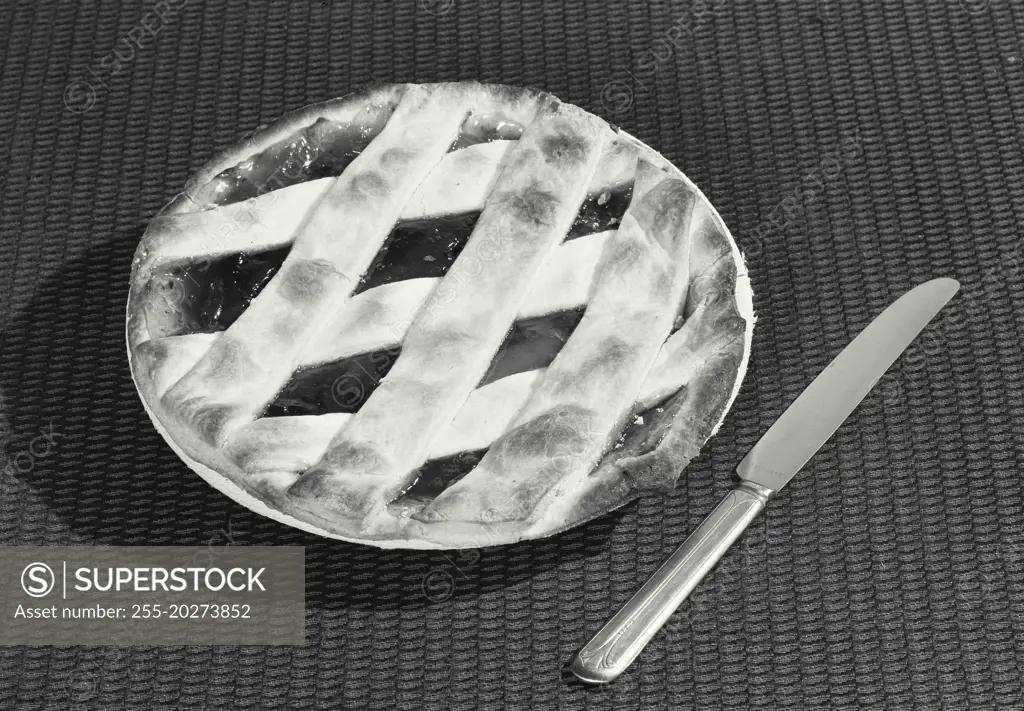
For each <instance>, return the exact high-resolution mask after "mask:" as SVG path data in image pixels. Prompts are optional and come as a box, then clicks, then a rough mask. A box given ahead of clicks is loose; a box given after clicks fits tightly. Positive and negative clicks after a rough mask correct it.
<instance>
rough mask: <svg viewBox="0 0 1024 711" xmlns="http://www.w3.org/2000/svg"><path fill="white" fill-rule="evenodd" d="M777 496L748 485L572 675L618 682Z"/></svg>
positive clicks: (600, 637) (593, 645) (613, 623)
mask: <svg viewBox="0 0 1024 711" xmlns="http://www.w3.org/2000/svg"><path fill="white" fill-rule="evenodd" d="M773 494H775V492H774V491H773V490H771V489H769V488H767V487H763V486H759V485H758V484H754V483H752V482H749V481H744V482H742V483H741V484H740V485H739V486H738V487H736V488H735V489H733V490H732V491H730V492H729V495H728V496H726V497H725V499H724V500H723V501H722V503H720V504H719V505H718V506H717V507H715V510H714V511H712V512H711V513H710V514H709V515H708V517H707V518H706V519H704V521H703V522H702V523H701V524H700V526H698V527H697V529H696V530H695V531H694V532H693V533H691V534H690V537H689V538H687V539H686V540H685V541H683V544H682V545H681V546H679V548H677V549H676V551H675V552H674V553H673V554H672V555H671V556H670V557H669V559H668V560H667V561H665V564H664V565H662V566H661V567H660V568H659V569H658V572H656V573H655V574H654V575H653V576H651V579H650V580H648V581H647V582H646V583H644V586H643V587H642V588H640V590H639V591H637V593H636V595H634V596H633V597H632V598H631V599H630V601H629V602H627V603H626V605H625V606H624V607H623V608H622V609H621V610H619V612H618V613H617V614H616V615H615V617H613V618H612V619H611V620H609V622H608V624H606V625H605V626H604V627H602V628H601V631H600V632H598V633H597V634H596V635H594V638H593V639H591V640H590V641H589V642H588V643H587V645H586V646H585V647H583V649H581V650H580V651H579V653H578V654H577V655H576V657H575V658H574V659H573V661H572V665H571V667H570V668H571V669H572V673H573V674H575V675H576V676H577V677H579V678H580V680H582V681H585V682H587V683H590V684H607V683H608V682H610V681H614V680H615V679H616V678H617V677H618V676H619V675H620V674H621V673H622V672H624V671H625V670H626V668H627V667H628V666H629V665H630V664H632V662H633V660H634V659H636V658H637V656H638V655H639V654H640V652H642V651H643V649H644V647H646V646H647V643H648V642H650V641H651V638H652V637H654V635H655V634H657V632H658V630H660V629H661V627H662V625H664V624H665V622H667V621H668V618H669V617H671V616H672V613H673V612H675V610H676V608H677V607H679V605H681V604H682V602H683V600H685V599H686V598H687V596H688V595H689V594H690V593H691V592H692V591H693V589H694V588H695V587H697V584H698V583H699V582H700V581H701V580H702V579H703V578H704V576H705V575H707V574H708V572H710V571H711V569H712V568H713V567H715V563H717V562H718V561H719V559H720V558H721V557H722V556H723V555H724V554H725V552H726V551H727V550H729V546H731V545H732V544H733V543H734V542H735V541H736V539H737V538H739V537H740V534H742V533H743V530H744V529H745V528H746V527H747V525H748V524H749V523H750V522H751V521H753V520H754V518H755V517H756V516H757V514H758V513H760V512H761V509H763V508H764V507H765V504H767V503H768V499H770V498H771V497H772V495H773Z"/></svg>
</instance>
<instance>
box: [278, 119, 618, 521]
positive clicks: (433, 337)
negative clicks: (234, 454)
mask: <svg viewBox="0 0 1024 711" xmlns="http://www.w3.org/2000/svg"><path fill="white" fill-rule="evenodd" d="M609 135H610V130H609V129H608V126H607V124H605V123H604V122H603V121H600V120H599V119H597V118H596V117H593V116H590V115H588V114H586V113H585V112H583V111H581V110H579V109H576V108H575V107H570V106H567V105H562V104H560V103H557V102H555V101H551V102H550V103H549V104H548V106H546V107H545V108H544V109H542V111H541V112H540V113H539V114H538V118H537V120H535V121H534V122H533V123H532V124H530V126H529V127H527V129H526V130H525V132H524V133H523V136H522V138H521V139H520V140H519V144H518V145H517V146H516V147H515V148H514V149H513V151H512V154H511V155H510V156H509V158H508V160H507V164H506V168H505V170H504V171H503V172H502V175H501V177H500V178H499V180H498V183H497V185H496V186H495V189H494V191H493V192H492V193H491V194H490V195H489V196H488V198H487V203H486V206H485V207H484V210H483V213H482V214H481V216H480V219H479V221H478V222H477V225H476V228H475V229H474V231H473V234H472V236H471V237H470V239H469V242H468V243H467V245H466V247H465V248H464V249H463V251H462V253H461V254H460V255H459V256H458V258H457V259H456V260H455V263H454V264H453V265H452V268H451V270H449V272H448V274H446V275H445V277H444V278H443V279H442V281H441V283H440V284H439V285H438V287H437V293H438V294H441V295H442V300H441V301H439V302H438V304H437V308H435V309H429V310H428V309H427V308H424V309H421V311H420V312H419V314H418V315H417V318H416V320H415V321H414V323H413V324H412V326H410V328H409V331H408V333H407V335H406V338H405V341H404V343H403V347H402V354H401V356H400V357H399V358H398V361H397V362H396V364H395V366H394V368H392V370H391V371H390V372H389V373H388V375H387V377H385V378H384V380H383V382H382V383H381V384H380V386H379V387H378V388H377V389H376V390H375V391H374V392H373V394H372V395H371V396H370V398H369V399H368V400H367V401H366V403H364V404H363V406H362V408H361V409H360V410H359V412H358V413H356V414H355V416H354V417H353V418H352V420H351V421H350V422H349V424H348V425H347V426H346V427H344V428H343V429H342V430H341V432H340V433H339V434H338V436H337V437H336V438H335V439H334V441H332V442H331V444H330V446H329V448H328V450H327V452H326V453H325V454H324V456H323V457H322V458H321V460H320V461H319V462H318V463H317V464H316V465H315V466H314V467H312V468H311V469H310V470H308V471H307V472H306V473H305V474H303V475H302V476H301V477H300V478H299V480H298V481H297V482H296V483H295V484H293V485H292V487H291V489H290V490H289V494H290V497H291V500H292V502H293V504H295V505H296V506H297V507H298V508H301V509H303V510H305V511H307V512H308V513H310V514H312V515H314V516H318V517H321V518H325V519H328V520H330V519H334V518H337V517H347V518H350V519H356V520H363V521H365V522H367V523H369V519H371V518H372V516H373V514H374V513H381V512H382V510H383V507H384V506H385V505H386V504H387V502H388V501H389V500H391V499H392V498H394V497H395V496H397V495H398V494H399V493H401V491H402V490H403V489H404V488H405V487H406V486H408V485H409V484H410V483H411V479H412V478H413V477H415V472H416V469H417V468H418V467H419V466H420V465H421V464H422V463H423V462H424V461H425V459H426V457H427V456H428V454H429V452H430V446H431V442H432V441H433V440H434V438H435V437H436V435H437V433H438V432H439V431H440V430H441V428H443V427H444V426H445V425H446V424H447V423H449V422H451V421H452V419H453V418H454V417H455V415H456V413H457V412H458V411H459V409H460V408H461V407H462V405H463V403H464V402H465V401H466V398H467V397H468V396H469V394H470V393H471V392H472V390H473V389H474V388H475V387H476V384H477V383H478V382H479V381H480V378H481V377H482V376H483V375H484V373H485V371H486V370H487V366H488V364H489V363H490V361H491V358H492V357H493V355H494V353H495V352H496V351H497V349H498V347H499V346H500V345H501V341H502V339H503V338H504V337H505V334H506V333H507V332H508V329H509V328H510V327H511V326H512V323H513V321H514V320H515V316H516V314H517V313H518V311H519V307H520V303H521V302H522V300H523V299H524V298H525V296H526V294H527V292H528V290H529V287H530V283H531V281H532V279H533V277H534V276H535V275H536V273H537V272H538V271H539V270H540V268H541V266H542V265H543V263H544V261H545V260H546V259H548V258H549V257H550V255H551V253H552V251H553V250H554V249H555V248H556V247H557V245H558V243H559V242H560V241H561V240H562V239H563V238H564V236H565V234H566V232H567V231H568V230H569V227H570V226H571V225H572V222H573V220H574V219H575V216H576V213H577V211H578V209H579V205H580V203H581V202H582V201H583V198H584V197H585V195H586V191H587V186H588V185H589V183H590V179H591V176H592V175H593V173H594V172H595V170H596V168H597V163H598V159H599V157H600V155H601V148H602V146H603V144H604V143H605V140H606V137H608V136H609Z"/></svg>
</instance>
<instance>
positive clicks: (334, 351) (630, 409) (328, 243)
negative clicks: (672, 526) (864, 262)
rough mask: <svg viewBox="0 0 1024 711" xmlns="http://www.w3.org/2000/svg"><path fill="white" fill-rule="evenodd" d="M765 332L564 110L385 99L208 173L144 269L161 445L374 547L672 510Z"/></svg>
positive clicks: (608, 143)
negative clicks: (655, 501)
mask: <svg viewBox="0 0 1024 711" xmlns="http://www.w3.org/2000/svg"><path fill="white" fill-rule="evenodd" d="M752 324H753V317H752V311H751V304H750V290H749V285H748V282H747V279H746V275H745V273H744V270H743V264H742V259H741V258H740V255H739V252H738V250H737V249H736V247H735V244H734V243H733V241H732V239H731V237H730V236H729V234H728V231H727V230H726V228H725V226H724V225H723V223H722V221H721V219H720V218H719V216H718V215H717V213H716V212H715V211H714V209H713V208H712V207H711V205H710V204H709V203H708V201H707V200H706V198H705V197H704V196H703V195H702V194H701V193H700V191H699V190H697V189H696V188H695V187H694V186H693V185H692V184H691V183H690V182H689V181H688V180H687V179H686V178H685V177H684V176H683V175H682V173H680V172H679V171H678V170H676V169H675V168H674V167H673V166H672V165H671V164H669V163H668V162H667V161H666V160H665V159H664V158H662V157H661V156H660V155H659V154H658V153H656V152H655V151H653V150H651V149H650V148H648V147H646V146H645V145H643V144H641V143H640V142H639V141H636V140H635V139H633V138H631V137H629V136H627V135H625V134H624V133H622V132H621V131H619V130H617V129H615V128H613V127H611V126H609V125H608V124H607V123H605V122H604V121H602V120H601V119H599V118H597V117H595V116H593V115H591V114H588V113H586V112H585V111H583V110H581V109H579V108H577V107H574V106H571V105H568V104H564V103H562V102H560V101H559V100H558V99H556V98H554V97H553V96H551V95H549V94H545V93H543V92H538V91H534V90H529V89H520V88H515V87H507V86H494V85H481V84H476V83H462V84H434V85H390V86H383V87H379V88H374V89H371V90H368V91H366V92H363V93H360V94H356V95H352V96H348V97H345V98H343V99H338V100H335V101H330V102H327V103H324V104H319V105H316V106H310V107H307V108H305V109H302V110H300V111H298V112H296V113H293V114H291V115H288V116H286V117H284V118H282V119H281V120H279V121H276V122H275V123H273V124H271V125H270V126H268V127H266V128H263V129H261V130H259V131H257V132H256V133H255V134H254V135H252V136H251V137H250V138H248V139H247V140H245V141H244V142H243V143H241V144H240V145H239V146H237V147H236V148H234V149H231V150H229V151H226V152H225V153H223V154H222V155H220V156H218V157H217V158H216V159H214V160H213V161H211V162H210V163H208V164H207V165H206V166H204V167H203V168H202V169H201V170H200V171H199V173H198V175H196V176H195V177H194V178H193V180H192V181H191V182H190V183H189V184H188V186H187V187H186V190H185V191H184V192H183V193H181V194H180V195H178V196H177V197H176V198H175V199H174V200H173V201H172V202H171V203H170V204H168V205H167V206H166V207H165V208H164V210H163V211H162V212H161V213H160V214H159V215H157V217H155V218H154V219H153V221H152V222H151V223H150V225H149V228H148V230H147V231H146V234H145V236H144V237H143V239H142V242H141V244H140V245H139V248H138V252H137V253H136V256H135V261H134V264H133V270H132V282H131V292H130V296H129V303H128V317H127V336H128V351H129V358H130V362H131V368H132V376H133V378H134V380H135V384H136V386H137V387H138V390H139V393H140V395H141V397H142V400H143V403H144V404H145V407H146V410H147V412H148V413H149V415H150V417H151V418H152V419H153V422H154V424H155V425H156V427H157V429H158V430H159V431H160V433H161V434H162V435H163V436H164V437H165V439H167V441H168V443H170V445H171V447H172V448H173V449H174V450H175V451H176V452H177V453H178V454H179V455H180V456H181V457H182V459H183V460H184V461H185V462H186V463H187V464H188V465H189V466H190V467H191V468H192V469H193V470H195V471H196V472H198V473H199V474H200V475H201V476H203V478H205V479H206V480H207V481H209V482H210V483H211V484H213V485H214V486H215V487H216V488H218V489H220V490H221V491H223V492H225V493H227V494H228V495H229V496H232V497H233V498H235V499H236V500H238V501H240V502H242V503H243V504H245V505H246V506H249V507H250V508H253V509H255V510H256V511H259V512H260V513H263V514H265V515H267V516H270V517H271V518H274V519H277V520H280V521H284V522H286V523H289V524H291V525H294V526H297V527H299V528H303V529H305V530H309V531H315V532H317V533H321V534H323V535H327V536H332V537H336V538H342V539H346V540H351V541H358V542H363V543H368V544H372V545H377V546H382V547H409V548H430V547H434V548H458V547H478V546H483V545H493V544H501V543H511V542H515V541H519V540H522V539H527V538H536V537H540V536H546V535H550V534H552V533H555V532H557V531H561V530H564V529H566V528H568V527H570V526H573V525H575V524H578V523H581V522H583V521H586V520H588V519H591V518H593V517H595V516H598V515H600V514H602V513H605V512H607V511H609V510H611V509H614V508H616V507H618V506H620V505H622V504H623V503H625V502H627V501H629V500H630V499H632V498H633V497H635V496H636V495H637V494H638V493H639V492H642V491H644V490H650V489H657V490H664V489H667V488H671V487H672V486H674V484H675V481H676V479H677V477H678V476H679V474H680V473H681V472H682V470H683V468H684V467H685V466H686V464H687V463H688V462H689V461H690V460H691V459H692V458H693V457H694V456H695V455H696V454H697V452H698V451H699V449H700V447H701V446H702V445H703V444H704V442H705V441H706V440H707V438H708V437H710V436H711V434H712V433H713V431H714V430H715V428H717V426H718V425H719V424H720V422H721V420H722V418H723V417H724V414H725V412H726V410H727V409H728V407H729V405H730V404H731V401H732V399H733V397H734V395H735V392H736V390H737V388H738V387H739V383H740V380H741V379H742V374H743V371H744V369H745V366H746V359H747V353H748V350H749V340H750V333H751V328H752Z"/></svg>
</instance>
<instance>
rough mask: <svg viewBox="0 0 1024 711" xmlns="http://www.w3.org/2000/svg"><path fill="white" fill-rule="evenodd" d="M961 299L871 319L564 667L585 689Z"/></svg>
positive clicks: (606, 677)
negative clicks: (731, 485) (732, 483)
mask: <svg viewBox="0 0 1024 711" xmlns="http://www.w3.org/2000/svg"><path fill="white" fill-rule="evenodd" d="M959 289H960V284H959V283H958V282H957V281H956V280H954V279H933V280H932V281H929V282H925V283H924V284H921V285H919V286H917V287H915V288H914V289H911V290H910V291H908V292H907V293H906V294H904V295H903V296H901V297H900V298H899V299H897V300H896V301H894V302H893V303H892V304H890V305H889V307H888V308H886V309H885V311H883V312H882V313H881V314H879V315H878V317H877V318H875V320H874V321H872V322H871V323H870V324H868V326H867V328H865V329H864V330H863V331H862V332H861V333H860V334H859V335H858V336H857V337H856V338H854V339H853V341H851V342H850V344H849V345H847V346H846V348H844V349H843V351H842V352H841V353H840V354H839V355H838V356H836V357H835V359H833V361H832V362H831V363H829V364H828V366H826V368H825V370H823V371H822V372H821V373H820V374H819V375H818V377H817V378H815V379H814V381H813V382H811V384H810V385H808V386H807V388H806V389H805V390H804V391H803V392H802V393H801V394H800V395H799V397H797V399H796V400H794V401H793V403H792V404H791V405H790V406H789V407H788V408H787V409H786V411H785V412H783V413H782V416H781V417H779V419H778V420H776V421H775V423H774V424H773V425H772V426H771V427H769V428H768V431H767V432H766V433H765V434H764V435H763V436H762V437H761V439H760V440H758V442H757V444H755V445H754V446H753V448H751V450H750V451H749V452H748V453H747V455H746V456H745V457H744V458H743V460H742V461H741V462H740V463H739V465H738V466H737V467H736V472H737V474H738V475H739V477H740V484H739V486H737V487H736V488H735V489H733V490H732V491H731V492H729V494H728V495H727V496H726V498H725V499H724V500H723V501H722V503H720V504H719V505H718V506H717V507H716V508H715V509H714V510H713V511H712V512H711V513H710V514H709V515H708V517H707V518H706V519H704V521H703V523H701V524H700V526H698V527H697V528H696V529H695V530H694V532H693V533H692V534H690V536H689V537H688V538H687V539H686V540H685V541H684V542H683V544H682V545H681V546H680V547H679V548H678V549H676V551H675V552H674V553H673V554H672V555H671V556H670V557H669V559H668V560H667V561H666V562H665V564H664V565H662V566H661V568H659V569H658V571H657V572H656V573H655V574H654V575H653V576H651V579H650V580H648V581H647V582H646V583H645V584H644V585H643V587H641V588H640V590H639V591H638V592H637V593H636V594H635V595H634V596H633V597H632V598H631V599H630V601H629V602H627V603H626V605H625V606H624V607H623V608H622V609H621V610H620V611H619V612H618V613H617V614H616V615H615V616H614V617H613V618H612V619H611V620H609V622H608V623H607V624H606V625H605V626H604V627H602V628H601V630H600V631H599V632H598V633H597V634H596V635H595V636H594V638H593V639H591V640H590V642H588V643H587V644H586V646H584V647H583V648H582V649H581V650H580V651H579V652H578V653H577V654H576V656H575V657H574V658H573V661H572V663H571V665H570V669H571V670H572V672H573V674H575V675H576V676H577V677H579V679H580V680H582V681H584V682H587V683H591V684H606V683H608V682H610V681H614V680H615V679H616V678H618V676H619V675H620V674H622V672H623V671H625V670H626V668H628V667H629V665H630V664H631V663H632V662H633V660H634V659H636V657H637V656H639V654H640V653H641V652H642V651H643V649H644V647H646V646H647V643H648V642H649V641H650V640H651V638H653V637H654V635H655V634H657V632H658V630H660V629H661V627H662V626H663V625H664V624H665V622H667V621H668V618H669V617H670V616H671V615H672V613H673V612H675V610H676V608H677V607H679V605H681V604H682V603H683V601H684V600H685V599H686V598H687V596H689V594H690V593H691V592H692V591H693V589H694V588H695V587H696V586H697V584H698V583H700V581H701V580H702V579H703V578H704V576H705V575H707V574H708V573H709V572H710V571H711V569H712V568H714V566H715V564H716V563H718V561H719V560H720V559H721V557H722V556H723V555H725V553H726V551H727V550H728V549H729V547H730V546H731V545H732V544H733V543H734V542H735V541H736V539H737V538H739V537H740V535H741V534H742V533H743V531H744V529H745V528H746V527H747V526H748V525H749V524H750V522H751V521H753V520H754V518H756V517H757V515H758V514H759V513H760V512H761V510H762V509H763V508H764V507H765V505H766V504H767V503H768V500H769V499H771V498H772V497H773V496H774V495H775V494H776V493H778V491H779V490H780V489H782V487H784V486H785V485H786V484H787V483H788V482H789V480H790V479H792V478H793V476H794V475H795V474H796V473H797V472H798V471H800V469H802V468H803V466H804V465H805V464H806V463H807V461H808V460H809V459H810V458H811V457H812V456H813V455H814V453H815V452H817V451H818V450H819V449H820V448H821V447H822V445H824V444H825V442H827V441H828V440H829V438H830V437H831V436H832V434H833V433H834V432H835V431H836V430H837V429H838V428H839V426H840V425H841V424H842V423H843V422H844V421H845V420H846V419H847V418H848V417H849V416H850V413H852V412H853V411H854V409H856V407H857V405H858V404H859V403H860V402H861V400H863V399H864V397H865V396H866V395H867V394H868V392H870V390H871V388H872V387H874V385H875V383H877V382H878V380H879V378H881V377H882V375H884V374H885V371H887V370H888V369H889V367H890V366H891V365H892V364H893V363H894V362H895V361H896V359H897V358H899V356H900V354H902V353H903V352H904V351H905V350H906V349H907V347H908V346H910V344H911V343H912V342H913V340H914V338H916V337H917V335H918V334H919V333H920V332H921V331H922V330H924V328H925V326H927V325H928V323H929V322H930V321H931V320H932V319H933V318H934V317H935V315H936V314H937V313H939V311H941V310H942V307H943V306H945V305H946V303H947V302H948V301H949V300H950V299H951V298H953V296H954V295H955V294H956V292H957V291H959Z"/></svg>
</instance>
